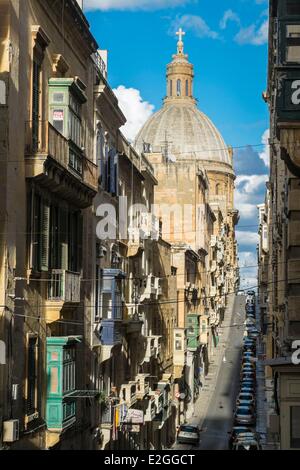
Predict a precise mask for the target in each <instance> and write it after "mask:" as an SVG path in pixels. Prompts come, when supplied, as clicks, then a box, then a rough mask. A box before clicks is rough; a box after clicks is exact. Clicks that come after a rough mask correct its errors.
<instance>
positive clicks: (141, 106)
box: [113, 85, 154, 141]
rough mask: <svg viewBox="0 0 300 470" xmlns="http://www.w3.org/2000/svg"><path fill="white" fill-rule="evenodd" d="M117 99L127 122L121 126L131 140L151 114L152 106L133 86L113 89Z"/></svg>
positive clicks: (121, 86)
mask: <svg viewBox="0 0 300 470" xmlns="http://www.w3.org/2000/svg"><path fill="white" fill-rule="evenodd" d="M113 91H114V93H115V95H116V97H117V98H118V100H119V106H120V108H121V110H122V111H123V113H124V115H125V117H126V119H127V122H126V124H125V126H123V127H122V128H121V131H122V132H123V134H124V135H125V137H126V138H127V139H128V140H130V141H133V140H134V139H135V137H136V135H137V133H138V131H139V130H140V129H141V127H142V126H143V125H144V124H145V122H146V121H147V119H148V118H149V117H150V116H151V114H153V111H154V106H153V105H152V104H150V103H148V101H143V99H142V97H141V94H140V91H139V90H136V89H135V88H126V87H125V86H123V85H120V86H118V88H116V89H114V90H113Z"/></svg>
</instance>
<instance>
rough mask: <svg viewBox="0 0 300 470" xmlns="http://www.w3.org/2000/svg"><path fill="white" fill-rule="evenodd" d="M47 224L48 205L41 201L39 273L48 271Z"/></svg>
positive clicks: (48, 215)
mask: <svg viewBox="0 0 300 470" xmlns="http://www.w3.org/2000/svg"><path fill="white" fill-rule="evenodd" d="M49 222H50V207H49V203H48V202H46V201H42V204H41V217H40V231H39V264H40V266H39V267H40V271H48V269H49Z"/></svg>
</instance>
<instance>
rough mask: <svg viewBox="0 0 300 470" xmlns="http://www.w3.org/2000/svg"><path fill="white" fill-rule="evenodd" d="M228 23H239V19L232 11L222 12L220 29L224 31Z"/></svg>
mask: <svg viewBox="0 0 300 470" xmlns="http://www.w3.org/2000/svg"><path fill="white" fill-rule="evenodd" d="M228 21H233V22H235V23H237V24H240V23H241V20H240V17H239V16H238V15H237V13H235V12H234V11H232V10H226V11H225V12H224V15H223V18H222V19H221V21H220V28H221V29H226V28H227V23H228Z"/></svg>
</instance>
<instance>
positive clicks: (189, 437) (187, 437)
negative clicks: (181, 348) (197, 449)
mask: <svg viewBox="0 0 300 470" xmlns="http://www.w3.org/2000/svg"><path fill="white" fill-rule="evenodd" d="M199 441H200V429H199V428H198V426H195V425H192V424H182V425H181V426H180V428H179V430H178V434H177V442H178V444H192V445H193V444H194V445H197V444H199Z"/></svg>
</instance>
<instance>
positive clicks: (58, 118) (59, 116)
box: [52, 108, 64, 134]
mask: <svg viewBox="0 0 300 470" xmlns="http://www.w3.org/2000/svg"><path fill="white" fill-rule="evenodd" d="M52 123H53V127H55V129H56V130H57V131H58V132H60V133H61V134H64V110H63V109H59V108H56V109H53V110H52Z"/></svg>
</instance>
